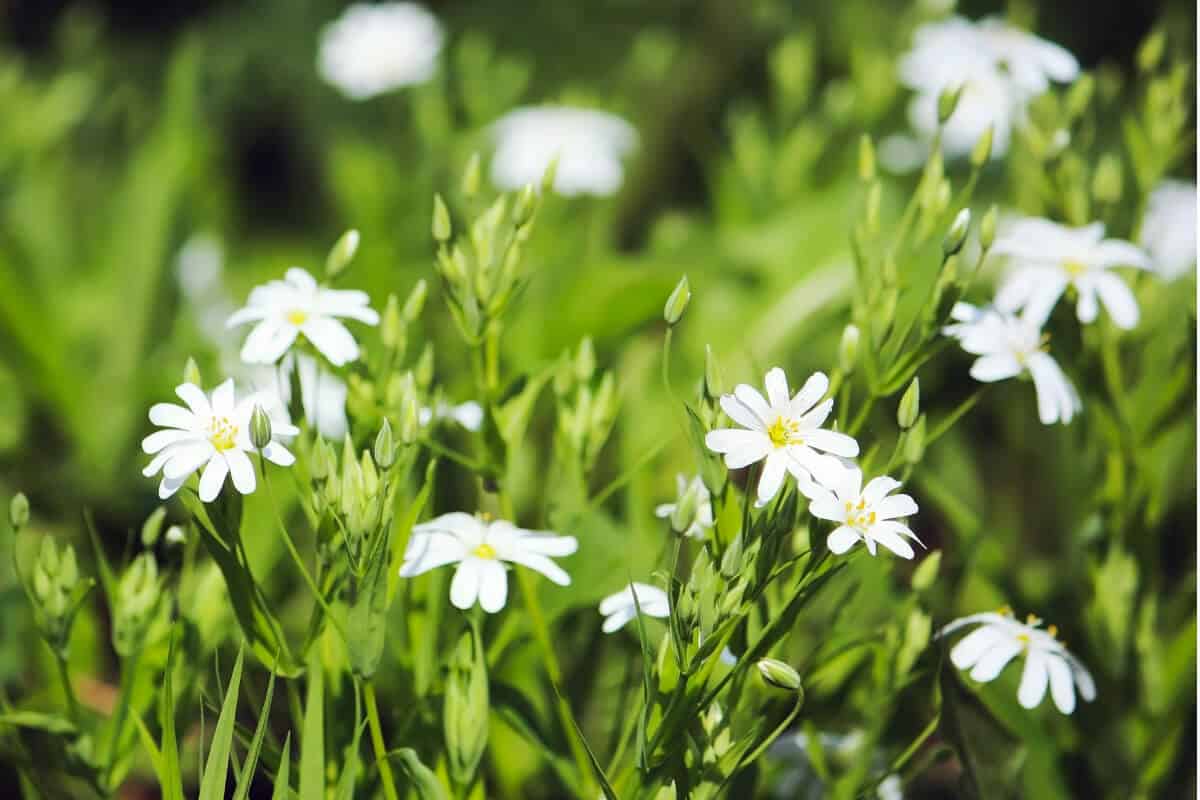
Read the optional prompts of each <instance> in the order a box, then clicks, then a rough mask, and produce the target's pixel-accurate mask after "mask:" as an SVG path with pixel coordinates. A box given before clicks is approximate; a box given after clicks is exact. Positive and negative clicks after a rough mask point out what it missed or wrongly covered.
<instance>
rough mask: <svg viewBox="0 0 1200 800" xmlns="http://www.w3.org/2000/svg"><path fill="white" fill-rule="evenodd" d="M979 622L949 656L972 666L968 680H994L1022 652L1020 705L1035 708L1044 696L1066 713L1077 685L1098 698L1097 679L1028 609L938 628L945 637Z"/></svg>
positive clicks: (1082, 692)
mask: <svg viewBox="0 0 1200 800" xmlns="http://www.w3.org/2000/svg"><path fill="white" fill-rule="evenodd" d="M975 624H978V625H979V627H978V628H976V629H975V630H973V631H971V632H970V633H969V634H967V635H966V636H964V637H963V638H962V639H961V640H959V642H958V644H956V645H954V647H953V649H951V650H950V661H951V662H952V663H953V664H954V666H956V667H958V668H959V669H970V670H971V679H972V680H975V681H978V682H980V683H988V682H989V681H992V680H995V679H996V678H997V677H998V676H999V675H1000V673H1001V672H1003V671H1004V668H1005V667H1006V666H1007V665H1008V662H1010V661H1012V660H1013V659H1014V658H1016V657H1017V656H1019V655H1024V656H1025V668H1024V670H1023V671H1022V673H1021V685H1020V688H1018V689H1017V702H1019V703H1020V704H1021V707H1022V708H1027V709H1028V708H1036V707H1037V706H1038V705H1040V704H1041V702H1042V699H1043V698H1045V696H1046V687H1047V685H1049V687H1050V696H1051V697H1053V698H1054V705H1056V706H1058V710H1059V711H1061V712H1062V713H1064V714H1070V713H1071V712H1072V711H1074V710H1075V690H1076V689H1077V688H1078V690H1079V694H1080V696H1082V697H1083V699H1084V700H1087V701H1088V702H1091V701H1092V700H1095V699H1096V683H1095V681H1093V680H1092V675H1091V673H1090V672H1088V670H1087V667H1085V666H1084V665H1083V664H1082V663H1081V662H1080V661H1079V659H1078V658H1076V657H1075V656H1074V655H1072V654H1071V652H1070V651H1068V650H1067V648H1066V645H1065V644H1063V643H1062V642H1061V641H1059V640H1058V638H1057V635H1058V629H1057V628H1055V627H1054V626H1053V625H1050V626H1048V627H1046V628H1044V629H1043V628H1042V627H1041V624H1042V620H1040V619H1038V618H1037V617H1035V616H1034V615H1032V614H1030V615H1029V617H1028V618H1027V619H1026V621H1025V622H1023V623H1022V622H1018V621H1017V620H1016V619H1015V618H1014V617H1013V614H1012V611H1011V610H1009V609H1008V608H1003V609H1001V610H1000V611H998V612H985V613H983V614H971V615H969V616H966V617H962V618H961V619H956V620H954V621H953V622H951V623H950V624H949V625H947V626H945V627H944V628H942V629H941V631H940V632H939V633H938V636H939V637H942V636H946V635H948V634H950V633H953V632H954V631H956V630H958V629H959V628H962V627H965V626H967V625H975Z"/></svg>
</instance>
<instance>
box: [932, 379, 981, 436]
mask: <svg viewBox="0 0 1200 800" xmlns="http://www.w3.org/2000/svg"><path fill="white" fill-rule="evenodd" d="M987 386H988V384H986V383H985V384H983V385H982V386H980V387H979V388H978V389H976V390H975V393H974V394H973V395H971V396H970V397H968V398H967V399H966V400H964V401H962V403H960V404H959V406H958V408H956V409H954V410H953V411H951V412H950V413H949V414H947V415H946V416H945V417H943V418H942V421H941V422H939V423H938V425H937V427H936V428H934V429H933V430H931V431H930V432H929V433H928V435H926V437H925V446H926V447H929V446H930V445H931V444H933V443H934V442H936V441H937V440H938V439H940V438H942V436H943V435H944V434H946V433H947V432H948V431H949V430H950V429H951V428H953V427H954V425H955V423H957V422H958V421H959V420H960V419H962V417H963V415H964V414H966V413H967V412H968V411H970V410H971V409H972V408H974V407H975V406H976V405H977V404H978V403H979V398H981V397H983V392H984V390H985V389H986V388H987Z"/></svg>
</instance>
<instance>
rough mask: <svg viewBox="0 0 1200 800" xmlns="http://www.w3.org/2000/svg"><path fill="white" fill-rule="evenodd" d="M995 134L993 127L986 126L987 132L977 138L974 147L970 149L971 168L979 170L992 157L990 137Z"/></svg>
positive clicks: (994, 127)
mask: <svg viewBox="0 0 1200 800" xmlns="http://www.w3.org/2000/svg"><path fill="white" fill-rule="evenodd" d="M995 132H996V126H995V125H988V127H987V130H986V131H984V132H983V135H982V136H980V137H979V141H977V142H976V143H975V147H973V148H972V149H971V166H972V167H975V168H976V169H979V168H981V167H982V166H983V165H984V164H986V163H987V162H988V159H989V158H991V157H992V137H993V135H994V134H995Z"/></svg>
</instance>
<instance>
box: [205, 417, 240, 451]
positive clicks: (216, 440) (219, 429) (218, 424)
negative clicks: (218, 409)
mask: <svg viewBox="0 0 1200 800" xmlns="http://www.w3.org/2000/svg"><path fill="white" fill-rule="evenodd" d="M237 435H238V428H237V425H234V424H233V423H232V422H230V420H229V418H228V417H213V418H212V422H210V423H209V424H208V440H209V441H210V442H212V446H213V447H215V448H217V449H218V450H232V449H233V447H234V445H235V444H236V443H237Z"/></svg>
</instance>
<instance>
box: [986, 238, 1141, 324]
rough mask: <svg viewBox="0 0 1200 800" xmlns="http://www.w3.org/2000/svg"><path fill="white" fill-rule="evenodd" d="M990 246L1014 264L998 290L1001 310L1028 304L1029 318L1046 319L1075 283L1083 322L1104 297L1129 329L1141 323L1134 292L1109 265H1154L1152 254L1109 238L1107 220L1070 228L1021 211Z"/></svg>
mask: <svg viewBox="0 0 1200 800" xmlns="http://www.w3.org/2000/svg"><path fill="white" fill-rule="evenodd" d="M992 252H994V253H996V254H998V255H1002V256H1008V257H1009V260H1010V262H1011V264H1012V272H1011V274H1010V275H1009V276H1008V278H1007V279H1006V280H1005V281H1004V283H1003V284H1002V285H1001V286H1000V289H999V291H997V292H996V307H997V308H998V309H1000V310H1001V311H1009V312H1015V311H1018V310H1021V309H1024V310H1025V312H1026V314H1028V315H1029V318H1030V319H1036V320H1039V321H1042V320H1045V319H1046V318H1047V317H1049V315H1050V312H1051V310H1053V308H1054V305H1055V304H1056V303H1057V302H1058V298H1060V297H1061V296H1062V294H1063V292H1064V291H1065V290H1066V288H1067V287H1068V286H1072V287H1074V288H1075V291H1076V292H1077V293H1078V294H1079V301H1078V304H1077V305H1076V306H1075V313H1076V316H1078V317H1079V321H1080V322H1082V323H1085V324H1087V323H1090V322H1094V321H1095V320H1096V316H1097V315H1098V313H1099V311H1100V303H1103V304H1104V308H1105V309H1106V310H1107V311H1108V315H1109V316H1110V317H1111V318H1112V321H1113V323H1114V324H1115V325H1116V326H1117V327H1119V328H1124V329H1126V330H1128V329H1129V328H1132V327H1134V326H1135V325H1137V321H1138V305H1137V300H1136V299H1135V298H1134V296H1133V292H1132V291H1130V289H1129V287H1128V286H1126V285H1125V282H1124V281H1122V280H1121V279H1120V278H1119V277H1117V276H1116V275H1114V274H1113V273H1112V272H1110V271H1109V270H1111V269H1112V268H1113V267H1121V266H1128V267H1136V268H1138V269H1150V259H1149V257H1148V256H1147V255H1146V253H1145V252H1144V251H1143V250H1142V249H1141V248H1139V247H1138V246H1136V245H1134V244H1132V243H1130V242H1126V241H1124V240H1122V239H1105V238H1104V223H1103V222H1094V223H1092V224H1091V225H1085V226H1084V227H1082V228H1071V227H1068V226H1066V225H1059V224H1058V223H1055V222H1051V221H1050V220H1047V219H1041V218H1039V217H1021V218H1018V219H1015V220H1011V221H1010V222H1008V223H1007V224H1006V225H1004V226H1002V228H1001V230H1000V232H999V234H998V235H997V237H996V242H995V244H993V245H992Z"/></svg>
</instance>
